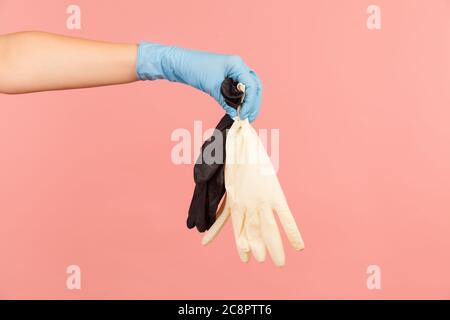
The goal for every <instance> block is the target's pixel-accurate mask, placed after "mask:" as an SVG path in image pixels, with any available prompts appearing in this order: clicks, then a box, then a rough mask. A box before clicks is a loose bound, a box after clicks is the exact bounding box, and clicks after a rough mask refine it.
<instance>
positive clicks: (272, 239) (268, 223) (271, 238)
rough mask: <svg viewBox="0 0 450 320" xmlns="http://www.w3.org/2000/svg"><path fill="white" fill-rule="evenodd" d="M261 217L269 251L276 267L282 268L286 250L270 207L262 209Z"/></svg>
mask: <svg viewBox="0 0 450 320" xmlns="http://www.w3.org/2000/svg"><path fill="white" fill-rule="evenodd" d="M260 216H261V233H262V237H263V239H264V242H265V244H266V246H267V250H268V251H269V254H270V256H271V257H272V260H273V262H274V263H275V265H276V266H278V267H281V266H283V265H284V263H285V256H284V249H283V243H282V241H281V236H280V232H279V231H278V226H277V222H276V220H275V217H274V216H273V212H272V209H271V208H270V207H269V206H263V207H261V209H260Z"/></svg>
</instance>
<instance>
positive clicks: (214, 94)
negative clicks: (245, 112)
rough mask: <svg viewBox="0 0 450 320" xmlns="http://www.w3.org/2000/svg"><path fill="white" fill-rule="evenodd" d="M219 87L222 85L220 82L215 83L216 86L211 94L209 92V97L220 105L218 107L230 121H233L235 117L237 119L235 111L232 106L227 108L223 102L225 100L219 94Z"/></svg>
mask: <svg viewBox="0 0 450 320" xmlns="http://www.w3.org/2000/svg"><path fill="white" fill-rule="evenodd" d="M224 79H225V78H224ZM221 85H222V83H221V82H220V83H217V84H216V86H215V87H214V90H213V92H211V93H210V95H211V96H212V97H213V98H214V99H215V100H216V101H217V102H218V103H219V104H220V106H221V107H222V108H223V109H224V110H225V112H226V113H227V114H228V115H229V116H230V117H231V119H234V118H235V117H237V110H236V109H235V108H233V107H232V106H229V105H228V104H227V103H226V102H225V99H224V97H223V96H222V93H221V92H220V86H221Z"/></svg>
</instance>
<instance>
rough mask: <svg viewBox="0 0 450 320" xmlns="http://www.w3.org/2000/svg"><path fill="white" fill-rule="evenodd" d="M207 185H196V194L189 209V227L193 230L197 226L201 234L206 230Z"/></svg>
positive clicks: (187, 222)
mask: <svg viewBox="0 0 450 320" xmlns="http://www.w3.org/2000/svg"><path fill="white" fill-rule="evenodd" d="M206 192H207V187H206V184H196V185H195V189H194V194H193V196H192V201H191V205H190V207H189V213H188V218H187V221H186V224H187V227H188V228H189V229H192V228H193V227H195V226H197V228H198V229H199V231H200V232H203V231H205V230H206V223H205V216H206V212H205V209H206V208H205V205H206Z"/></svg>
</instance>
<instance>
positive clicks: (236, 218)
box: [231, 206, 250, 262]
mask: <svg viewBox="0 0 450 320" xmlns="http://www.w3.org/2000/svg"><path fill="white" fill-rule="evenodd" d="M245 218H246V216H245V211H244V210H243V208H239V207H237V206H233V207H232V208H231V221H232V224H233V232H234V239H235V241H236V248H237V251H238V254H239V257H240V258H241V260H242V261H243V262H247V261H248V258H249V257H248V253H249V251H250V247H249V244H248V240H247V237H246V235H245V232H244V225H245Z"/></svg>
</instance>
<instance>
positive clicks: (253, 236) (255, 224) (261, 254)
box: [244, 210, 266, 262]
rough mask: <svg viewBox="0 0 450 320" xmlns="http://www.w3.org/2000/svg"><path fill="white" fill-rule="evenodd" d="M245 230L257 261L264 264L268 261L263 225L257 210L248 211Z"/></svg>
mask: <svg viewBox="0 0 450 320" xmlns="http://www.w3.org/2000/svg"><path fill="white" fill-rule="evenodd" d="M244 228H245V233H246V235H247V239H248V243H249V245H250V249H251V252H252V254H253V256H254V257H255V259H256V261H258V262H264V260H266V247H265V245H264V241H263V239H262V235H261V224H260V221H259V215H258V212H256V210H253V211H251V212H250V211H248V215H247V219H246V221H245V226H244Z"/></svg>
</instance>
